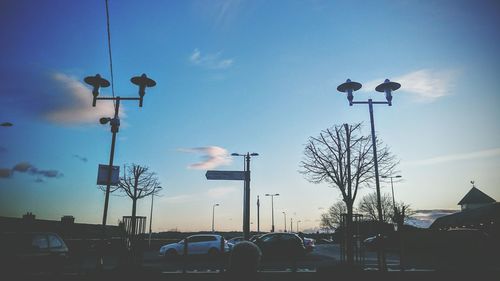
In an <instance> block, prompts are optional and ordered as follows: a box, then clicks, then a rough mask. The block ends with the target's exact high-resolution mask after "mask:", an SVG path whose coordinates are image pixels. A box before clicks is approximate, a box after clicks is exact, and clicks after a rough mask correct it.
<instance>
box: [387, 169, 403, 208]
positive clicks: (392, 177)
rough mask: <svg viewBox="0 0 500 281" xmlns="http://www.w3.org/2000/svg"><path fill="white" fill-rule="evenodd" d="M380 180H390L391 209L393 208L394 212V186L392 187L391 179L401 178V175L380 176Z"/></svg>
mask: <svg viewBox="0 0 500 281" xmlns="http://www.w3.org/2000/svg"><path fill="white" fill-rule="evenodd" d="M382 178H383V179H387V178H390V179H391V190H392V207H393V208H394V210H396V201H395V200H394V186H393V183H392V179H397V178H401V175H397V176H382Z"/></svg>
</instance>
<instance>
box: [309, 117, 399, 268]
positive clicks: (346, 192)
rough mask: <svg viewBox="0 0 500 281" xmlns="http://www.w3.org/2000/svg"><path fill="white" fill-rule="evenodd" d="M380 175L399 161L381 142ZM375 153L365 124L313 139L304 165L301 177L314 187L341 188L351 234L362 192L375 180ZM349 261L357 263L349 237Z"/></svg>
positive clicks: (326, 132)
mask: <svg viewBox="0 0 500 281" xmlns="http://www.w3.org/2000/svg"><path fill="white" fill-rule="evenodd" d="M377 147H378V151H377V155H378V167H379V174H380V175H389V174H391V172H392V171H393V170H394V169H395V166H396V165H397V161H396V160H395V158H394V156H392V154H391V153H390V152H389V148H388V147H387V146H384V145H382V143H381V142H380V141H378V140H377ZM373 160H374V158H373V149H372V142H371V138H370V136H364V135H362V134H361V124H360V123H358V124H355V125H348V124H343V125H335V126H333V127H332V128H329V129H326V130H323V131H322V132H321V133H320V134H319V136H318V137H310V138H309V140H308V143H307V144H306V146H305V149H304V160H303V161H301V163H300V166H301V171H300V172H301V173H302V174H304V175H305V178H306V179H307V180H308V181H310V182H312V183H327V184H328V185H330V186H331V187H334V188H338V189H339V190H340V192H341V194H342V198H343V201H344V202H345V204H346V208H347V221H346V228H347V233H348V234H349V233H352V232H351V225H352V215H353V205H354V200H355V199H356V195H357V193H358V189H359V188H360V187H362V186H368V185H370V184H371V183H372V182H373V181H374V179H375V171H374V161H373ZM346 237H347V239H346V243H347V248H346V255H347V261H348V262H349V263H352V262H353V261H354V256H353V248H352V237H351V235H347V236H346Z"/></svg>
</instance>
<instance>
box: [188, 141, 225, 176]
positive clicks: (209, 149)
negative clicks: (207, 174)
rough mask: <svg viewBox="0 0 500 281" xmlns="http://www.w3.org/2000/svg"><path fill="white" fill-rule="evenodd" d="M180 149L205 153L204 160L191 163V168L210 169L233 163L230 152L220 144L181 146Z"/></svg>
mask: <svg viewBox="0 0 500 281" xmlns="http://www.w3.org/2000/svg"><path fill="white" fill-rule="evenodd" d="M178 150H179V151H181V152H187V153H197V154H203V156H202V159H203V161H202V162H198V163H194V164H191V165H189V166H188V168H190V169H197V170H208V169H213V168H215V167H218V166H221V165H228V164H230V163H231V158H230V157H229V152H228V151H227V150H226V149H224V148H222V147H218V146H206V147H195V148H180V149H178Z"/></svg>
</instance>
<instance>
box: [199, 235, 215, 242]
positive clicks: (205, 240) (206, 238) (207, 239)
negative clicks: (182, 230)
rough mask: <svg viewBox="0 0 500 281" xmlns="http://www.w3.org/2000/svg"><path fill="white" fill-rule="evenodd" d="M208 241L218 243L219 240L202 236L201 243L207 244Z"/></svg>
mask: <svg viewBox="0 0 500 281" xmlns="http://www.w3.org/2000/svg"><path fill="white" fill-rule="evenodd" d="M207 241H217V238H215V236H201V240H200V242H207Z"/></svg>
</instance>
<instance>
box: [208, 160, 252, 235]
mask: <svg viewBox="0 0 500 281" xmlns="http://www.w3.org/2000/svg"><path fill="white" fill-rule="evenodd" d="M205 176H206V177H207V180H233V181H245V185H244V187H245V191H244V192H243V236H244V238H245V240H248V239H249V238H250V200H247V198H250V171H215V170H210V171H207V173H206V174H205Z"/></svg>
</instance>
